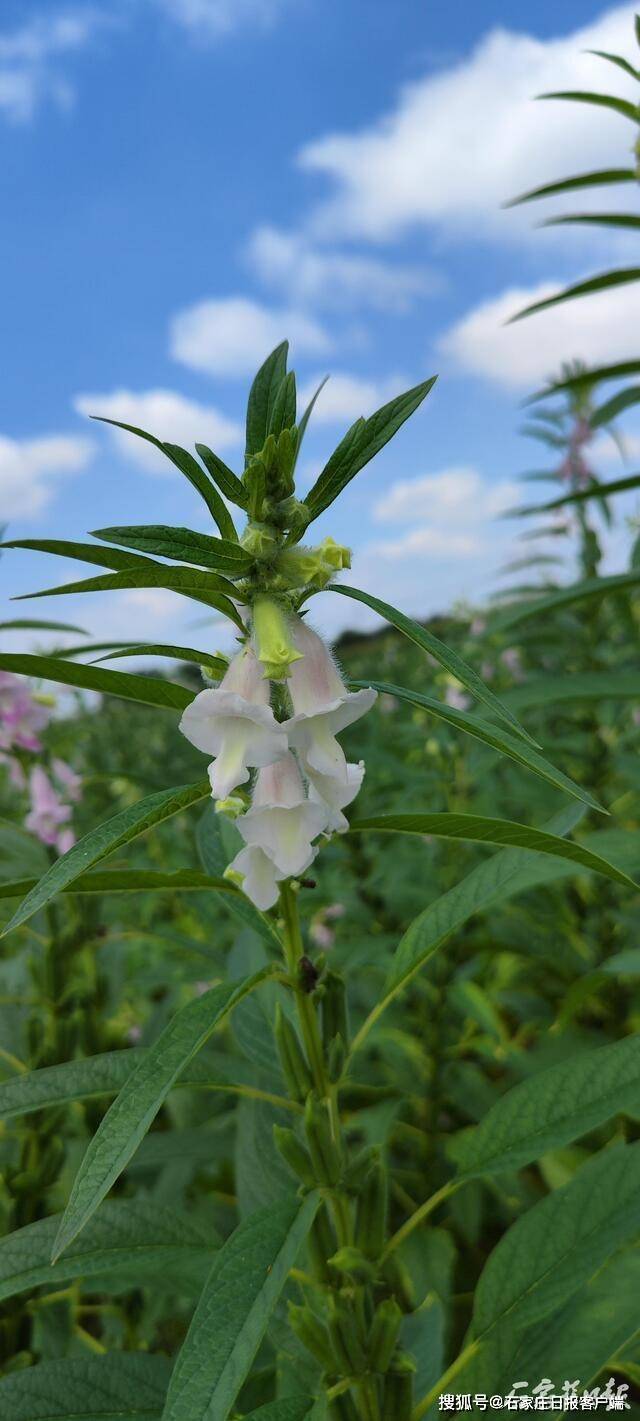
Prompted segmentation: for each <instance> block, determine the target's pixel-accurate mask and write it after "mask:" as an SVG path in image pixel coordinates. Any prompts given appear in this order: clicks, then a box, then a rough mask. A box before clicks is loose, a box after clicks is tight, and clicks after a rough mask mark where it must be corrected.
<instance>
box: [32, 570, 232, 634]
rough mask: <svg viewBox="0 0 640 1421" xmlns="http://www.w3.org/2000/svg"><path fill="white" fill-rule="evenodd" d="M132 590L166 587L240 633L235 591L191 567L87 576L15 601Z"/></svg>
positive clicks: (215, 576)
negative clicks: (208, 609)
mask: <svg viewBox="0 0 640 1421" xmlns="http://www.w3.org/2000/svg"><path fill="white" fill-rule="evenodd" d="M132 587H166V588H168V589H169V591H171V592H179V593H181V594H182V596H183V597H191V598H192V599H193V601H194V602H203V603H204V605H205V607H215V609H216V611H218V612H222V614H223V616H225V617H229V619H230V620H231V621H232V622H234V624H235V626H237V627H238V630H239V631H244V625H243V622H242V618H241V617H240V614H239V612H237V611H236V608H235V607H234V605H233V602H231V601H230V600H229V599H230V598H231V597H234V598H235V599H236V601H239V600H241V599H240V598H239V596H238V591H237V588H235V587H234V585H233V583H232V582H228V581H227V579H226V577H220V576H219V575H218V573H215V572H200V570H199V569H198V568H195V567H194V568H190V567H165V566H163V565H162V564H160V563H158V565H157V567H154V566H151V567H148V568H147V567H134V568H131V569H130V570H129V571H124V572H110V573H105V574H104V575H103V576H102V577H88V578H86V579H85V580H84V581H82V582H67V583H65V584H64V586H58V587H45V588H43V589H42V591H41V592H29V593H27V594H26V595H23V596H22V597H18V598H16V601H18V602H26V601H29V600H30V599H32V598H34V597H58V596H61V595H62V596H66V595H67V594H68V593H71V592H119V591H121V590H122V589H123V588H125V589H127V588H132Z"/></svg>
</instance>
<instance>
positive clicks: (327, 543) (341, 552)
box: [317, 538, 351, 572]
mask: <svg viewBox="0 0 640 1421" xmlns="http://www.w3.org/2000/svg"><path fill="white" fill-rule="evenodd" d="M317 551H318V553H319V554H320V556H321V557H322V559H323V560H324V562H325V563H327V565H328V566H329V567H332V568H333V569H334V571H335V572H341V571H342V569H343V568H345V567H351V549H350V548H345V547H343V545H342V543H336V542H335V541H334V539H333V538H323V539H322V542H321V543H320V546H319V547H318V549H317Z"/></svg>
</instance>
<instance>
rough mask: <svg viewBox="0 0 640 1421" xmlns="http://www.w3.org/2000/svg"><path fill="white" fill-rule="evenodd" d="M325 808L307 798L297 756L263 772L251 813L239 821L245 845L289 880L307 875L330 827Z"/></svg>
mask: <svg viewBox="0 0 640 1421" xmlns="http://www.w3.org/2000/svg"><path fill="white" fill-rule="evenodd" d="M328 818H329V814H328V810H327V808H326V806H325V805H324V804H321V803H312V802H311V800H309V799H306V798H305V793H304V784H303V782H302V776H301V774H300V771H299V769H298V766H297V764H296V762H295V760H294V758H293V755H291V754H288V755H286V756H285V758H284V759H282V760H279V761H278V762H277V764H272V765H269V766H268V767H267V768H265V769H263V770H261V771H260V774H259V775H258V778H257V781H256V786H255V789H254V792H253V800H252V805H251V809H250V810H249V811H248V812H247V814H243V815H241V817H240V818H239V819H236V827H237V828H238V829H239V830H240V833H241V834H242V837H243V839H244V841H245V844H247V845H249V846H253V847H256V848H260V849H262V850H263V852H264V853H265V854H266V855H267V857H268V858H269V859H271V861H272V863H274V864H275V866H276V868H277V869H278V870H279V872H280V873H281V874H282V876H283V877H285V878H291V877H294V876H295V875H297V874H300V873H304V872H305V870H306V869H307V868H308V867H309V865H310V864H311V863H312V862H313V860H314V858H315V856H316V852H317V850H316V849H314V848H313V847H312V844H311V840H312V839H315V837H316V835H317V834H320V833H321V832H322V830H323V829H325V828H326V827H327V823H328Z"/></svg>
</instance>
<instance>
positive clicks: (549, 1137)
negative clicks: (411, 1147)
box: [449, 1036, 640, 1178]
mask: <svg viewBox="0 0 640 1421" xmlns="http://www.w3.org/2000/svg"><path fill="white" fill-rule="evenodd" d="M639 1110H640V1036H628V1037H626V1038H625V1039H624V1040H622V1041H616V1042H614V1044H613V1045H612V1046H598V1047H597V1048H596V1049H595V1050H593V1051H583V1052H581V1053H580V1054H579V1055H577V1056H573V1057H571V1058H570V1059H569V1060H568V1061H562V1062H561V1063H560V1064H559V1065H557V1066H550V1067H549V1069H548V1070H546V1071H540V1072H539V1074H538V1075H535V1076H531V1077H529V1078H528V1079H527V1080H524V1081H521V1082H520V1084H519V1085H516V1086H514V1087H513V1089H512V1090H510V1091H508V1092H507V1094H506V1095H503V1096H501V1097H500V1099H499V1100H497V1101H496V1103H495V1105H493V1106H492V1107H491V1109H490V1110H489V1112H488V1113H487V1115H485V1116H484V1118H483V1120H482V1121H481V1122H480V1124H479V1125H477V1126H475V1128H474V1129H473V1130H469V1131H467V1130H465V1131H464V1132H463V1133H462V1134H461V1135H459V1136H457V1137H456V1138H454V1140H453V1141H452V1142H451V1144H450V1146H449V1154H450V1155H451V1157H452V1158H453V1159H454V1161H455V1163H456V1164H457V1166H458V1171H459V1173H460V1174H461V1175H462V1176H463V1177H464V1178H467V1177H473V1176H474V1175H492V1174H501V1173H502V1172H503V1171H504V1170H511V1169H521V1168H522V1166H523V1165H525V1164H530V1163H531V1161H532V1160H535V1159H539V1158H540V1156H541V1155H543V1154H546V1153H547V1151H548V1150H556V1149H560V1148H561V1147H562V1146H564V1145H568V1144H570V1143H571V1141H572V1140H577V1139H578V1138H579V1137H580V1136H581V1135H586V1134H587V1132H588V1131H589V1130H593V1129H595V1127H596V1126H597V1125H601V1124H602V1123H603V1121H605V1120H609V1119H610V1118H611V1116H612V1115H618V1114H623V1113H625V1112H626V1111H631V1112H632V1113H633V1114H634V1115H637V1113H638V1111H639Z"/></svg>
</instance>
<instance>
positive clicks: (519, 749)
mask: <svg viewBox="0 0 640 1421" xmlns="http://www.w3.org/2000/svg"><path fill="white" fill-rule="evenodd" d="M349 684H350V685H352V686H356V687H358V686H373V687H374V689H375V690H376V691H380V692H381V694H382V695H387V696H396V697H397V698H398V699H399V700H401V701H408V702H409V704H410V705H414V706H422V707H424V709H425V710H427V711H429V712H430V713H431V714H432V715H435V716H437V718H438V719H439V720H444V721H446V722H447V724H449V725H453V726H454V727H455V729H456V730H461V731H464V732H465V734H467V735H473V736H474V738H475V739H476V740H481V741H482V742H483V744H485V745H490V746H491V748H492V749H493V750H497V751H498V752H499V753H500V754H502V755H506V756H507V757H508V758H509V759H510V760H515V762H516V764H518V765H523V766H524V768H525V769H526V770H531V771H532V773H533V774H535V775H539V776H540V778H541V779H543V780H547V781H548V782H549V784H552V785H554V786H555V788H556V789H561V790H564V792H565V794H571V795H573V797H574V799H581V800H582V802H583V804H588V805H589V806H590V807H591V808H592V809H598V810H600V811H601V812H603V813H606V812H607V811H606V810H603V809H602V805H601V804H598V801H597V800H596V799H594V798H593V796H592V795H590V794H589V793H588V791H587V790H583V789H582V788H581V787H580V785H576V784H574V782H573V780H570V779H569V778H568V776H567V775H563V774H562V771H561V770H556V769H555V768H554V766H553V765H551V764H550V763H549V761H548V760H545V759H544V757H543V756H542V755H539V754H538V753H537V751H536V750H531V749H529V746H528V745H527V744H526V743H525V742H524V741H523V740H518V739H516V737H515V736H513V735H509V734H507V732H506V731H504V730H501V729H500V728H496V727H495V726H492V725H490V724H489V723H488V722H487V721H485V720H481V719H480V718H479V716H474V715H469V713H468V712H467V711H461V710H456V709H454V707H453V706H447V705H445V704H444V703H443V702H442V701H435V700H433V699H432V698H431V697H430V696H421V695H420V694H419V692H418V691H408V690H407V689H406V688H405V687H404V686H395V685H391V684H390V683H387V682H386V681H351V682H350V683H349Z"/></svg>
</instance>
